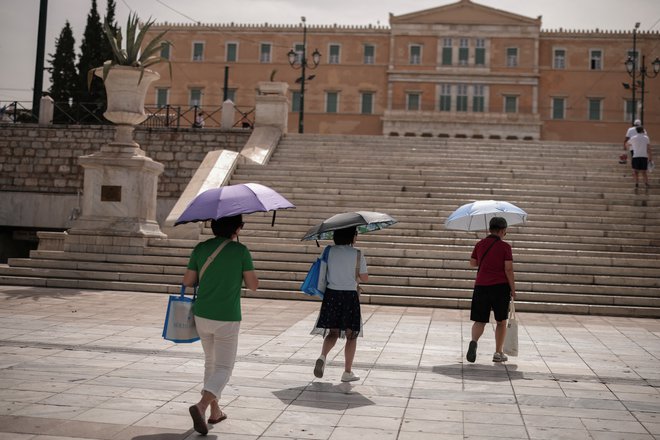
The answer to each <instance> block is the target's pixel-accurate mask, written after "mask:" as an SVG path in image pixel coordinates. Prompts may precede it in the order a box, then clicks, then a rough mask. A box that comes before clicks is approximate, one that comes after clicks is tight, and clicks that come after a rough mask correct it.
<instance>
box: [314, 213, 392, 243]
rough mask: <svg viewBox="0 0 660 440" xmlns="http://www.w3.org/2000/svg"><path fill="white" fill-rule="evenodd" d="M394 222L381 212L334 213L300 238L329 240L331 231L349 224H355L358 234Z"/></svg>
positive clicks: (383, 227) (349, 225)
mask: <svg viewBox="0 0 660 440" xmlns="http://www.w3.org/2000/svg"><path fill="white" fill-rule="evenodd" d="M395 223H396V220H394V219H393V218H392V217H390V216H389V215H387V214H383V213H382V212H374V211H355V212H343V213H341V214H335V215H333V216H332V217H330V218H328V219H326V220H324V221H322V222H321V223H319V224H318V225H315V226H312V227H311V228H310V230H309V231H307V233H306V234H305V236H304V237H303V238H302V239H303V240H329V239H331V238H332V235H333V231H336V230H337V229H344V228H348V227H351V226H357V230H358V232H359V233H360V234H364V233H365V232H371V231H377V230H379V229H385V228H387V227H388V226H392V225H393V224H395Z"/></svg>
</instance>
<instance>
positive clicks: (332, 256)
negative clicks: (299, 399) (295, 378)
mask: <svg viewBox="0 0 660 440" xmlns="http://www.w3.org/2000/svg"><path fill="white" fill-rule="evenodd" d="M356 238H357V229H356V227H355V226H352V227H349V228H344V229H339V230H337V231H335V232H334V234H333V240H334V242H335V245H334V246H332V247H331V248H330V250H329V253H328V270H327V281H328V284H327V287H326V290H325V293H324V295H323V303H322V304H321V312H320V314H319V318H318V320H317V322H316V326H315V328H314V330H312V333H313V334H320V335H323V336H324V339H323V347H322V348H321V355H320V356H319V358H318V359H317V360H316V364H315V366H314V376H316V377H319V378H321V377H323V371H324V369H325V364H326V357H327V356H328V353H330V350H332V347H334V346H335V343H336V342H337V339H339V338H340V337H341V338H346V347H345V348H344V373H343V374H342V376H341V381H342V382H352V381H355V380H360V377H359V376H357V375H355V374H354V373H353V370H352V368H353V359H354V358H355V351H356V349H357V337H358V336H359V335H360V333H361V332H362V315H361V310H360V294H359V292H358V289H359V285H358V283H359V282H360V281H367V280H368V279H369V276H368V274H367V262H366V260H365V258H364V255H363V254H362V252H361V251H360V250H359V249H356V248H355V247H353V246H354V245H355V240H356Z"/></svg>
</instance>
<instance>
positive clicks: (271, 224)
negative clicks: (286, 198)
mask: <svg viewBox="0 0 660 440" xmlns="http://www.w3.org/2000/svg"><path fill="white" fill-rule="evenodd" d="M275 214H277V211H273V220H272V221H271V222H270V227H271V228H272V227H273V226H275Z"/></svg>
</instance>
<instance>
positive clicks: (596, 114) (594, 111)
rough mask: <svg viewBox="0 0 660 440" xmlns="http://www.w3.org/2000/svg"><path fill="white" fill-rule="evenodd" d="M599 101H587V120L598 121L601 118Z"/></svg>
mask: <svg viewBox="0 0 660 440" xmlns="http://www.w3.org/2000/svg"><path fill="white" fill-rule="evenodd" d="M600 107H601V100H600V99H589V120H590V121H600V119H601V116H600V112H601V108H600Z"/></svg>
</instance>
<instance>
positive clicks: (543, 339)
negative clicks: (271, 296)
mask: <svg viewBox="0 0 660 440" xmlns="http://www.w3.org/2000/svg"><path fill="white" fill-rule="evenodd" d="M166 305H167V295H159V294H150V293H126V292H110V291H86V290H69V289H52V288H50V289H47V288H35V287H16V286H0V440H63V439H89V440H101V439H103V440H179V439H194V438H198V435H197V434H196V433H194V432H193V431H192V426H191V425H192V424H191V421H190V417H189V416H188V413H187V407H188V406H189V405H190V404H192V403H194V402H196V401H197V399H198V396H199V390H200V386H201V379H202V375H203V372H202V369H203V359H202V351H201V347H200V344H199V343H195V344H179V345H176V344H173V343H170V342H168V341H165V340H163V339H162V338H161V331H162V322H163V318H164V315H165V308H166ZM318 309H319V303H318V302H309V301H275V300H264V299H244V300H243V317H244V320H243V322H242V326H241V337H240V342H239V356H238V360H237V363H236V367H235V369H234V375H233V377H232V378H231V381H230V383H229V385H228V387H227V388H226V389H225V393H224V395H223V396H222V405H223V406H224V408H225V410H226V412H227V414H228V416H229V418H228V419H227V420H225V421H223V422H222V423H220V424H218V425H215V426H212V427H211V430H210V432H209V435H208V436H207V438H209V439H213V438H222V439H235V440H238V439H240V440H254V439H262V440H274V439H282V438H287V439H320V440H325V439H329V440H343V439H346V440H349V439H350V440H354V439H360V440H371V439H374V440H389V439H392V440H395V439H398V440H431V439H433V440H438V439H440V440H442V439H452V440H453V439H497V438H507V439H553V440H554V439H592V440H613V439H625V440H642V439H643V440H653V439H656V440H657V439H660V390H659V386H660V362H659V358H660V321H659V320H654V319H638V318H618V317H601V316H578V315H575V316H573V315H546V314H533V313H518V317H519V321H520V329H519V333H520V352H521V354H520V356H519V357H516V358H513V357H511V358H510V359H509V362H507V363H505V364H493V363H492V362H491V357H492V353H493V345H494V341H493V334H492V329H491V328H487V330H486V332H485V334H484V336H483V337H482V339H481V341H480V344H479V349H478V356H477V361H476V363H475V364H469V363H467V362H466V361H465V360H464V359H465V350H466V346H467V342H468V341H469V335H470V327H471V322H470V321H469V317H468V311H466V310H447V309H430V308H411V307H388V306H364V307H363V315H364V322H365V332H364V337H363V338H360V339H359V340H358V350H357V355H356V362H355V367H354V371H355V372H356V373H357V374H359V375H360V377H361V380H360V381H358V382H354V383H352V384H343V383H341V382H340V381H339V378H340V376H341V373H342V371H343V353H342V351H341V350H340V349H339V348H338V347H340V345H339V344H338V347H336V348H335V350H334V351H333V352H331V356H330V357H329V364H328V367H327V368H326V373H325V376H324V378H323V379H320V380H319V379H315V378H314V376H313V374H312V369H313V365H314V360H315V359H316V357H317V356H318V354H319V352H320V347H321V338H320V337H318V336H315V337H314V336H311V335H310V334H309V332H310V330H311V328H312V326H313V324H314V322H315V319H316V316H317V313H318Z"/></svg>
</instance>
